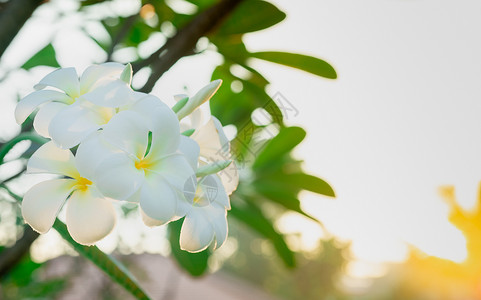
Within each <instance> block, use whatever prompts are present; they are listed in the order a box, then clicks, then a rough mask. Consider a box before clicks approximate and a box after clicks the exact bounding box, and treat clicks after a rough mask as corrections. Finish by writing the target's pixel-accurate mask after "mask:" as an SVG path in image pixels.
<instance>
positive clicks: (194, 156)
mask: <svg viewBox="0 0 481 300" xmlns="http://www.w3.org/2000/svg"><path fill="white" fill-rule="evenodd" d="M179 152H180V153H182V154H183V155H184V156H185V158H186V159H187V161H188V162H189V164H190V166H191V167H192V170H197V162H198V161H199V153H200V148H199V145H198V144H197V143H196V142H195V141H194V140H193V139H191V138H188V137H186V136H181V137H180V144H179Z"/></svg>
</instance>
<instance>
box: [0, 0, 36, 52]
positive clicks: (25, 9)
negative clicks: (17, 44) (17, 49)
mask: <svg viewBox="0 0 481 300" xmlns="http://www.w3.org/2000/svg"><path fill="white" fill-rule="evenodd" d="M43 2H45V0H10V1H8V2H7V3H6V4H5V7H2V10H1V11H0V57H1V56H2V55H3V53H4V52H5V50H6V49H7V47H8V45H10V43H11V42H12V40H13V38H14V37H15V36H16V35H17V33H18V32H19V31H20V29H21V28H22V26H23V24H25V22H26V21H27V20H28V19H29V18H30V16H31V15H32V13H33V12H34V11H35V9H36V8H37V7H38V6H39V5H40V4H42V3H43Z"/></svg>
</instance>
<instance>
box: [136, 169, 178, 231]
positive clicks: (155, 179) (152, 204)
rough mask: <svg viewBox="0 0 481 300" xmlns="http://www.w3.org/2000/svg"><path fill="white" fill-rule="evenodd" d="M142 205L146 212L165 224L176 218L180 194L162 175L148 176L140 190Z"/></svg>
mask: <svg viewBox="0 0 481 300" xmlns="http://www.w3.org/2000/svg"><path fill="white" fill-rule="evenodd" d="M140 193H141V194H140V207H141V208H142V210H143V211H144V212H145V214H146V215H147V216H148V217H150V218H152V219H155V220H157V221H158V222H159V223H161V224H165V223H167V222H170V221H172V220H174V219H176V217H178V216H176V211H177V202H178V201H179V200H181V199H179V194H178V193H176V191H175V188H174V187H172V186H171V185H170V184H169V183H168V182H167V181H166V180H165V179H164V178H163V177H162V176H160V175H156V174H152V175H151V176H149V177H147V178H146V180H145V182H144V184H143V186H142V190H141V191H140Z"/></svg>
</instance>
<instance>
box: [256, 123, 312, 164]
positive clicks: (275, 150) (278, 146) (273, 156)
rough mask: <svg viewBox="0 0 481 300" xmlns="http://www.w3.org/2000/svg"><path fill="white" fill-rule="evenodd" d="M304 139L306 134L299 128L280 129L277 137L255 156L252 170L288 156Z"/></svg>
mask: <svg viewBox="0 0 481 300" xmlns="http://www.w3.org/2000/svg"><path fill="white" fill-rule="evenodd" d="M305 137H306V132H305V131H304V129H302V128H300V127H285V128H282V129H281V131H280V132H279V134H278V135H276V136H275V137H274V138H273V139H272V140H270V141H269V142H268V143H267V145H266V146H265V147H264V149H263V150H262V152H261V153H259V155H258V156H257V158H256V160H255V162H254V165H253V168H254V169H257V168H261V167H263V166H266V165H269V163H270V162H273V161H276V160H278V159H280V158H282V156H284V155H286V154H288V153H289V152H290V151H291V150H292V149H294V147H295V146H297V145H298V144H299V143H300V142H302V140H304V138H305Z"/></svg>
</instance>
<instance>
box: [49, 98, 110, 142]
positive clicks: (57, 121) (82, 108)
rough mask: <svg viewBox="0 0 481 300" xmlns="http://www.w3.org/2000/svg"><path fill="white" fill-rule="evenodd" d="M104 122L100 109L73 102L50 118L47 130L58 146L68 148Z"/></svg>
mask: <svg viewBox="0 0 481 300" xmlns="http://www.w3.org/2000/svg"><path fill="white" fill-rule="evenodd" d="M104 123H105V119H104V116H103V115H102V114H101V111H98V110H95V109H92V108H91V107H89V106H87V105H82V104H81V103H75V104H73V105H70V106H68V107H67V108H65V109H64V110H62V113H59V114H57V115H56V116H55V117H53V118H52V121H51V122H50V124H49V127H48V132H49V134H50V137H51V138H52V140H53V141H54V142H55V143H56V144H57V145H58V146H59V147H61V148H64V149H68V148H72V147H74V146H76V145H78V144H79V143H80V142H81V141H82V140H83V139H85V138H86V137H87V136H89V135H90V134H91V133H92V132H94V131H96V130H98V129H99V128H100V127H102V125H103V124H104Z"/></svg>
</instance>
